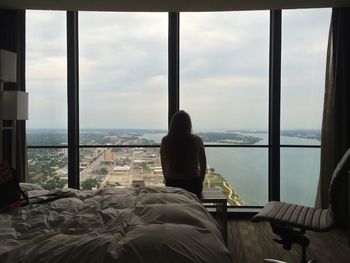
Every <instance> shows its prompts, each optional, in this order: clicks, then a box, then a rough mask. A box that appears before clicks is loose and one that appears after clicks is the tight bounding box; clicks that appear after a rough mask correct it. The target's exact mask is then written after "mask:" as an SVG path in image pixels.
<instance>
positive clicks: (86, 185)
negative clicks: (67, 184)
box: [81, 178, 99, 190]
mask: <svg viewBox="0 0 350 263" xmlns="http://www.w3.org/2000/svg"><path fill="white" fill-rule="evenodd" d="M96 186H97V187H98V186H99V183H98V182H97V180H96V179H91V178H89V179H86V180H85V181H84V182H82V183H81V188H82V189H83V190H91V189H92V188H95V187H96Z"/></svg>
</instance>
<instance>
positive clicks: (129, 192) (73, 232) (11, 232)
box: [0, 187, 232, 263]
mask: <svg viewBox="0 0 350 263" xmlns="http://www.w3.org/2000/svg"><path fill="white" fill-rule="evenodd" d="M28 193H29V195H30V196H31V197H33V196H35V195H37V196H38V195H39V196H40V195H41V194H42V193H41V190H40V189H32V191H28ZM44 194H50V196H52V197H54V199H56V200H52V201H49V202H44V203H40V204H32V205H29V206H26V207H23V208H21V209H17V210H14V211H11V212H9V213H3V214H0V262H1V263H7V262H11V263H13V262H26V263H30V262H33V263H34V262H35V263H37V262H50V263H51V262H221V263H225V262H232V261H231V254H230V252H229V251H228V250H227V248H226V247H225V245H224V241H223V238H222V235H221V232H220V230H219V228H218V225H217V223H216V221H215V220H214V219H213V217H212V216H211V215H210V214H209V213H208V212H207V210H206V209H205V208H204V207H203V206H202V205H201V204H200V202H199V201H198V199H197V197H196V196H195V195H193V194H191V193H189V192H187V191H185V190H182V189H179V188H172V187H142V188H108V187H106V188H103V189H100V190H96V191H89V192H86V191H79V190H75V189H63V190H53V191H50V192H47V191H45V192H44ZM39 199H40V197H39ZM32 200H33V199H32Z"/></svg>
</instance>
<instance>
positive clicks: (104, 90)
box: [26, 9, 331, 131]
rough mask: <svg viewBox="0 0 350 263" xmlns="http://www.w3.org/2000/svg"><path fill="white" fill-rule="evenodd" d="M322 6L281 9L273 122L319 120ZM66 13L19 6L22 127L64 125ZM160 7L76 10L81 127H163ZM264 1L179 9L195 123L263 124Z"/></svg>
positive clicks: (185, 99) (198, 126) (211, 126)
mask: <svg viewBox="0 0 350 263" xmlns="http://www.w3.org/2000/svg"><path fill="white" fill-rule="evenodd" d="M330 14H331V10H330V9H316V10H315V9H308V10H285V11H283V18H282V68H281V74H282V80H281V87H282V91H281V92H282V94H281V105H282V106H281V128H282V129H319V128H320V127H321V120H322V106H323V93H324V76H325V65H326V50H327V39H328V30H329V23H330ZM65 19H66V14H65V12H63V11H35V10H33V11H27V23H26V27H27V31H26V38H27V39H26V56H27V60H26V61H27V64H26V88H27V91H28V92H29V120H28V122H27V127H28V128H66V127H67V91H66V89H67V66H66V64H67V59H66V53H67V51H66V21H65ZM167 30H168V14H167V13H120V12H114V13H113V12H79V86H80V91H79V92H80V93H79V96H80V102H79V106H80V127H81V128H145V129H166V127H167V113H168V111H167V106H168V98H167V93H168V91H167V90H168V88H167V84H168V83H167V82H168V69H167V63H168V55H167V52H168V43H167V40H168V39H167V37H168V32H167ZM268 63H269V11H244V12H237V11H236V12H211V13H181V14H180V108H181V109H184V110H186V111H187V112H189V114H190V115H191V117H192V122H193V128H194V130H197V131H199V130H230V129H251V130H254V129H258V130H261V129H263V130H266V129H267V126H268Z"/></svg>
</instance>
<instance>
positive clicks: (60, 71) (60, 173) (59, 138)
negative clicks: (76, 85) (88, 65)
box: [26, 10, 68, 189]
mask: <svg viewBox="0 0 350 263" xmlns="http://www.w3.org/2000/svg"><path fill="white" fill-rule="evenodd" d="M66 46H67V40H66V12H63V11H29V10H28V11H26V89H27V91H28V92H29V94H30V102H29V120H28V122H27V144H28V146H29V147H34V148H30V149H29V150H28V170H29V176H28V180H29V182H33V183H40V184H42V185H43V186H44V187H45V188H47V189H52V188H55V187H59V188H62V187H64V186H66V185H67V176H68V174H67V157H68V156H67V149H66V147H67V47H66ZM47 146H49V147H52V148H47ZM55 147H56V148H55Z"/></svg>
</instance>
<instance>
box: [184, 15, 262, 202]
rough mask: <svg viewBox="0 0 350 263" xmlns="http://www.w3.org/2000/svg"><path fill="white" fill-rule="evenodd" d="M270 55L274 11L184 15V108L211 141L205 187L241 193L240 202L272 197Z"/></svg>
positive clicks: (201, 132) (207, 147) (206, 138)
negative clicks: (271, 18)
mask: <svg viewBox="0 0 350 263" xmlns="http://www.w3.org/2000/svg"><path fill="white" fill-rule="evenodd" d="M257 43H258V44H257ZM268 61H269V12H268V11H257V12H212V13H183V14H181V16H180V62H181V63H180V65H181V67H180V80H181V81H180V108H181V109H184V110H186V111H188V112H189V114H190V115H191V117H192V121H193V127H194V130H195V132H197V133H199V135H200V136H201V137H202V139H203V141H204V143H205V145H206V152H207V162H208V166H209V168H210V169H209V173H208V175H207V178H208V180H209V181H212V183H211V184H206V185H205V186H206V187H221V188H223V189H224V190H227V191H228V192H230V191H234V192H235V193H236V194H235V196H237V197H236V199H239V201H238V202H234V201H233V200H230V198H229V200H230V201H232V202H231V203H233V204H235V203H236V204H238V205H240V204H241V205H243V204H244V205H263V204H265V203H266V201H267V198H268V195H267V193H268V189H267V188H268V183H267V178H268V177H267V174H268V173H267V144H268V142H267V140H266V138H267V126H268V117H267V115H268V84H269V83H268V78H269V65H268ZM252 103H253V104H254V106H252ZM240 145H245V146H247V145H249V146H252V148H249V149H247V148H239V147H237V146H240ZM256 145H259V146H262V145H265V147H266V148H255V146H256ZM220 146H222V147H220ZM212 147H215V148H212ZM210 171H215V176H213V175H212V172H210ZM217 175H220V176H219V177H218V176H217ZM216 180H219V183H218V184H216V183H215V181H216ZM222 181H224V183H223V182H222ZM254 184H258V185H259V190H258V191H256V189H255V188H254V187H252V185H254ZM233 199H234V198H233Z"/></svg>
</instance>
